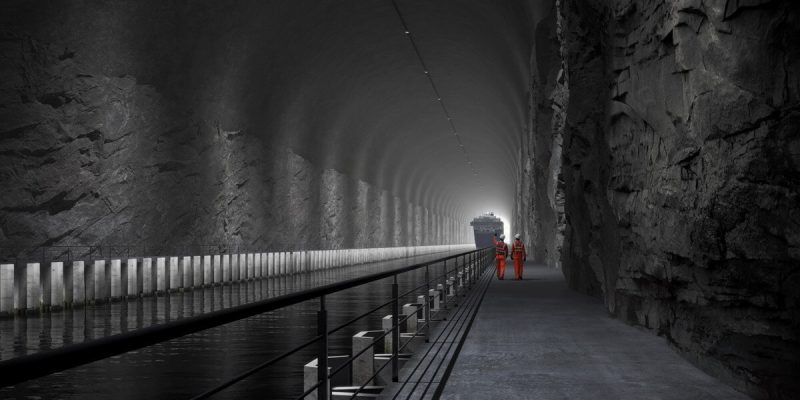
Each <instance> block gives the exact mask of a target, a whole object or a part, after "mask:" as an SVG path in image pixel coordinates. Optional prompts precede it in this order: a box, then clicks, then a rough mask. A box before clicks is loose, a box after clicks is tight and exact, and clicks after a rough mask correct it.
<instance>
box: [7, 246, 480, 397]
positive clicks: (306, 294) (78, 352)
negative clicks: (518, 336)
mask: <svg viewBox="0 0 800 400" xmlns="http://www.w3.org/2000/svg"><path fill="white" fill-rule="evenodd" d="M492 250H493V249H492V248H484V249H478V250H473V251H468V252H464V253H460V254H455V255H450V256H447V257H443V258H439V259H435V260H431V261H427V262H422V263H418V264H414V265H410V266H406V267H402V268H397V269H393V270H389V271H383V272H378V273H374V274H370V275H366V276H362V277H357V278H353V279H348V280H344V281H341V282H337V283H333V284H328V285H324V286H320V287H316V288H312V289H307V290H303V291H299V292H294V293H290V294H286V295H282V296H277V297H272V298H269V299H266V300H261V301H258V302H254V303H249V304H244V305H240V306H236V307H233V308H229V309H224V310H219V311H214V312H210V313H207V314H202V315H198V316H193V317H188V318H184V319H180V320H176V321H172V322H168V323H165V324H161V325H156V326H151V327H147V328H141V329H137V330H135V331H130V332H125V333H120V334H117V335H113V336H108V337H104V338H101V339H96V340H92V341H89V342H84V343H78V344H72V345H67V346H64V347H61V348H57V349H53V350H48V351H43V352H39V353H35V354H31V355H26V356H21V357H17V358H12V359H9V360H5V361H0V387H5V386H10V385H14V384H17V383H20V382H24V381H27V380H30V379H35V378H39V377H43V376H46V375H49V374H52V373H55V372H59V371H63V370H65V369H69V368H73V367H77V366H80V365H84V364H88V363H90V362H93V361H98V360H101V359H105V358H108V357H111V356H114V355H118V354H122V353H125V352H129V351H132V350H136V349H139V348H142V347H147V346H150V345H154V344H157V343H161V342H165V341H168V340H171V339H175V338H178V337H181V336H184V335H188V334H192V333H196V332H200V331H204V330H207V329H211V328H214V327H217V326H220V325H224V324H227V323H231V322H234V321H238V320H241V319H244V318H248V317H252V316H255V315H258V314H262V313H266V312H270V311H275V310H278V309H281V308H284V307H288V306H292V305H295V304H299V303H302V302H306V301H310V300H318V302H319V311H318V312H317V335H316V336H315V337H313V338H311V339H310V340H308V341H306V342H304V343H302V344H301V345H299V346H296V347H294V348H293V349H290V350H287V351H285V352H283V353H281V354H279V355H277V356H275V357H273V358H271V359H270V360H267V361H265V362H263V363H261V364H259V365H256V366H254V367H253V368H251V369H249V370H247V371H244V372H242V373H240V374H238V375H236V376H234V377H232V378H230V379H227V380H226V381H224V382H222V383H220V384H218V385H217V386H216V387H214V388H211V389H209V390H207V391H205V392H203V393H201V394H199V395H197V396H196V397H194V398H195V399H204V398H208V397H210V396H212V395H213V394H215V393H218V392H220V391H222V390H224V389H225V388H227V387H230V386H231V385H234V384H236V383H237V382H240V381H242V380H243V379H245V378H247V377H249V376H251V375H253V374H255V373H256V372H258V371H261V370H263V369H264V368H267V367H269V366H271V365H273V364H275V363H277V362H279V361H281V360H283V359H285V358H287V357H289V356H291V355H293V354H295V353H297V352H299V351H300V350H303V349H305V348H307V347H309V346H311V345H313V344H317V346H318V348H317V355H318V357H317V360H318V364H317V372H318V375H317V378H318V380H317V383H316V384H315V385H313V386H312V387H310V388H308V389H307V390H306V391H305V392H304V393H303V394H302V395H301V396H300V398H303V397H305V396H307V395H308V394H310V393H312V392H314V391H316V392H317V398H318V399H320V400H327V399H329V398H330V389H331V388H330V385H329V382H330V379H331V377H333V376H334V375H336V374H337V373H338V372H340V371H341V370H342V369H343V368H346V367H348V366H350V365H351V364H352V363H353V361H354V360H355V359H356V358H357V357H358V356H360V355H362V354H363V353H364V351H365V350H366V348H365V350H362V351H361V352H359V353H356V354H353V355H351V356H350V357H349V358H348V359H347V360H346V362H345V363H343V364H342V365H340V366H338V367H337V368H336V369H334V370H332V371H331V372H330V373H328V356H329V352H328V340H329V339H328V338H329V336H330V335H332V334H334V333H336V332H339V331H341V330H343V329H344V328H346V327H348V326H350V325H352V324H353V323H355V322H357V321H359V320H361V319H363V318H365V317H367V316H368V315H370V314H373V313H375V312H377V311H379V310H381V309H383V308H385V307H387V306H391V310H392V327H391V329H389V330H386V331H385V332H384V333H383V335H381V336H379V337H376V338H374V339H373V344H375V343H377V341H379V340H383V339H384V338H385V337H387V336H388V335H390V334H391V335H392V353H391V357H390V360H389V362H387V363H384V364H383V366H381V368H380V369H379V370H377V371H375V373H374V374H373V375H372V377H371V378H370V379H368V380H367V382H371V381H372V380H373V379H375V378H376V377H377V376H378V374H379V373H380V372H381V371H382V370H383V369H384V368H387V366H388V365H390V366H391V377H392V381H394V382H397V380H398V374H399V360H400V355H401V353H400V352H401V351H402V350H403V349H404V347H405V346H402V347H401V345H400V327H401V326H402V325H401V324H404V323H405V322H406V321H407V320H408V319H409V318H411V317H412V316H415V314H413V315H408V316H405V317H404V318H403V319H400V308H399V307H400V299H402V298H406V297H408V296H409V295H412V294H414V293H417V292H418V291H420V290H423V291H424V294H425V299H426V301H425V302H424V304H423V305H422V307H423V308H424V315H425V323H424V325H423V326H422V329H417V332H415V334H414V336H415V337H416V336H422V335H418V333H419V332H420V331H422V330H424V331H425V333H426V334H429V333H430V325H431V320H432V314H433V311H432V310H431V298H430V297H429V293H430V290H431V286H432V285H433V286H434V287H435V285H436V284H437V283H439V282H446V281H447V279H448V277H451V276H458V273H459V272H460V273H461V274H462V275H461V276H462V277H463V278H464V281H463V282H465V285H464V286H465V288H466V286H467V285H468V284H469V285H471V284H472V283H474V282H476V281H477V279H478V277H479V276H480V272H481V270H483V269H484V268H485V267H486V266H487V265H489V260H490V259H491V257H492V256H493V255H494V253H493V251H492ZM448 261H451V263H450V266H451V267H452V268H448ZM439 265H441V266H442V270H443V272H442V273H438V274H436V273H435V274H434V275H433V276H432V275H431V270H432V269H436V268H439ZM422 269H424V270H425V280H424V282H423V283H422V284H420V285H417V286H415V287H414V288H412V289H411V290H408V291H406V292H404V293H399V286H398V282H397V277H398V276H399V275H401V274H405V273H408V272H412V271H417V270H422ZM387 278H392V279H393V281H392V297H391V299H390V300H389V301H387V302H385V303H382V304H381V305H379V306H377V307H375V308H372V309H371V310H369V311H367V312H366V313H363V314H361V315H359V316H357V317H355V318H353V319H351V320H349V321H348V322H346V323H344V324H342V325H339V326H336V327H334V328H329V327H328V309H327V307H326V296H329V295H331V294H334V293H337V292H341V291H343V290H346V289H350V288H354V287H357V286H361V285H365V284H368V283H371V282H376V281H380V280H383V279H387ZM454 285H455V283H454ZM444 287H445V290H447V286H444ZM455 290H458V288H457V286H456V289H455ZM453 297H454V299H453V301H454V302H455V301H456V300H455V299H456V298H457V296H453ZM443 298H444V300H445V301H444V302H443V305H444V308H445V310H446V307H447V295H446V294H444V296H443ZM424 336H425V340H426V341H427V340H428V336H429V335H424ZM408 343H409V342H407V343H406V346H407V345H408ZM367 348H368V347H367ZM365 387H366V383H365V384H364V385H361V387H360V388H358V389H357V390H356V392H355V393H354V394H353V397H355V396H357V395H358V393H359V392H361V391H363V390H364V388H365Z"/></svg>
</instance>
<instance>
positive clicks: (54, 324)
mask: <svg viewBox="0 0 800 400" xmlns="http://www.w3.org/2000/svg"><path fill="white" fill-rule="evenodd" d="M442 256H443V254H438V255H428V256H420V257H416V258H414V259H404V260H395V261H391V262H384V263H375V264H365V265H360V266H354V267H347V268H340V269H336V270H326V271H317V272H313V273H306V274H301V275H295V276H289V277H281V278H271V279H268V280H259V281H251V282H245V283H240V284H236V285H230V286H222V287H213V288H206V289H202V290H194V291H186V292H183V293H172V294H170V295H168V296H160V297H147V298H143V299H140V300H138V301H130V302H119V303H110V304H101V305H95V306H90V307H86V308H82V309H75V310H65V311H62V312H55V313H51V314H42V315H35V316H28V317H27V318H13V319H5V320H0V358H2V359H7V358H12V357H15V356H18V355H21V354H30V353H34V352H37V351H41V350H44V349H50V348H56V347H59V346H63V345H65V344H70V343H78V342H82V341H86V340H92V339H96V338H100V337H103V336H108V335H112V334H116V333H120V332H126V331H129V330H134V329H138V328H142V327H146V326H151V325H154V324H160V323H164V322H167V321H172V320H176V319H180V318H185V317H189V316H192V315H198V314H202V313H207V312H210V311H215V310H220V309H224V308H229V307H233V306H237V305H240V304H244V303H247V302H252V301H257V300H260V299H265V298H269V297H274V296H278V295H282V294H285V293H290V292H293V291H298V290H303V289H306V288H310V287H314V286H319V285H323V284H328V283H333V282H336V281H341V280H345V279H350V278H353V277H356V276H360V275H364V274H368V273H374V272H378V271H380V270H385V269H392V268H398V267H400V266H403V265H408V264H409V263H413V262H421V261H423V260H429V259H435V258H439V257H442ZM450 267H451V268H452V264H451V265H450ZM439 268H440V267H439ZM433 272H434V271H432V273H433ZM423 280H424V272H423V271H417V272H413V273H409V274H405V275H403V276H401V277H400V278H399V280H398V283H399V284H400V292H401V293H403V292H405V291H407V290H410V289H411V288H413V287H414V286H417V285H418V284H419V283H421V282H422V281H423ZM390 284H391V281H390V280H383V281H379V282H374V283H371V284H369V285H363V286H361V287H357V288H352V289H349V290H346V291H343V292H340V293H337V294H335V295H332V296H329V298H328V299H327V303H328V304H327V306H328V309H329V324H330V326H336V325H339V324H342V323H345V322H347V321H349V320H350V319H352V318H353V317H355V316H357V315H359V314H361V313H364V312H366V311H368V310H369V309H370V308H373V307H375V306H377V305H378V304H381V303H383V302H385V301H387V300H388V298H389V297H390V296H391V286H390ZM415 300H416V295H410V296H408V298H407V299H405V302H412V301H415ZM317 309H318V303H317V301H316V300H314V301H309V302H305V303H301V304H297V305H295V306H292V307H288V308H284V309H281V310H278V311H275V312H271V313H265V314H261V315H258V316H254V317H251V318H247V319H244V320H241V321H237V322H234V323H230V324H227V325H224V326H221V327H218V328H214V329H209V330H206V331H203V332H200V333H197V334H193V335H188V336H185V337H182V338H179V339H175V340H172V341H169V342H166V343H161V344H158V345H155V346H151V347H148V348H144V349H140V350H137V351H133V352H129V353H126V354H123V355H120V356H116V357H112V358H110V359H105V360H101V361H97V362H94V363H91V364H87V365H84V366H81V367H78V368H73V369H70V370H67V371H64V372H61V373H57V374H53V375H51V376H48V377H45V378H41V379H37V380H35V381H31V382H26V383H23V384H20V385H18V386H16V387H8V388H3V389H0V397H2V398H9V399H13V398H19V399H23V398H36V396H38V397H41V398H64V399H87V398H97V399H101V398H103V399H105V398H118V399H128V398H130V399H134V398H136V399H139V398H170V399H173V398H186V397H191V396H193V395H196V394H199V393H200V392H203V391H204V390H205V389H208V388H210V387H213V386H215V384H217V383H218V382H220V381H221V380H223V378H224V377H230V376H233V375H236V374H238V373H241V372H242V371H244V370H247V369H249V368H251V367H253V366H254V365H257V364H259V363H260V362H263V361H265V360H267V359H269V358H271V357H274V356H276V355H278V354H280V353H282V352H283V351H286V350H287V349H289V348H291V347H294V346H297V345H299V344H302V343H303V342H305V341H307V340H309V339H310V338H312V337H313V336H315V333H316V311H317ZM389 313H390V310H389V309H388V308H387V309H385V310H384V311H382V312H378V313H375V314H373V315H371V316H370V317H369V318H365V319H363V320H361V321H359V322H358V323H356V324H354V325H353V326H352V327H350V328H348V329H344V330H343V331H342V332H341V333H339V334H337V335H334V336H333V337H332V338H331V341H330V344H329V346H330V352H331V354H347V353H349V351H350V342H351V339H350V337H351V336H352V335H353V334H355V333H356V332H358V331H359V330H365V329H379V327H380V320H381V318H382V317H383V316H384V315H386V314H389ZM315 356H316V355H315V350H314V348H313V346H312V347H311V348H308V349H305V350H303V351H301V352H299V353H298V354H295V355H293V356H292V357H290V358H289V359H287V360H284V361H283V362H281V363H279V364H278V365H276V366H273V367H271V368H269V369H267V370H264V371H262V372H260V373H258V374H256V375H254V376H252V377H250V378H249V379H248V380H246V381H245V382H242V383H240V384H238V385H234V386H233V387H231V388H229V389H227V390H226V391H224V392H222V393H220V394H219V395H217V396H216V397H215V398H220V399H224V398H231V399H233V398H250V397H261V398H275V399H282V398H295V397H296V396H297V395H299V394H300V393H302V366H303V365H304V364H305V363H307V362H308V361H310V360H311V359H313V358H315Z"/></svg>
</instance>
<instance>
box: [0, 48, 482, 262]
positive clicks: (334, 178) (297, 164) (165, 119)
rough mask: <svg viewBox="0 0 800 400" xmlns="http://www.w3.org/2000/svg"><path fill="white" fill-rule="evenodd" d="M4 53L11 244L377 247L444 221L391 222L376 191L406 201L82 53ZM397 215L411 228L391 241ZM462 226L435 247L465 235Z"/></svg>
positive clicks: (7, 237)
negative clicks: (99, 68)
mask: <svg viewBox="0 0 800 400" xmlns="http://www.w3.org/2000/svg"><path fill="white" fill-rule="evenodd" d="M0 51H1V53H0V54H2V57H3V59H2V64H0V65H2V70H3V77H4V79H3V80H2V83H0V84H2V88H0V93H2V99H0V100H1V101H0V103H1V104H2V107H0V121H2V126H0V130H1V131H2V133H1V134H0V181H1V182H2V184H3V187H4V194H3V196H2V200H0V242H1V243H2V246H4V247H6V246H26V247H35V246H58V245H76V246H77V245H98V244H113V245H136V246H147V247H148V248H159V247H163V246H164V245H166V246H167V247H169V248H171V249H173V251H175V249H179V248H183V247H186V246H196V245H216V244H229V245H232V246H241V247H245V248H259V249H275V250H278V249H300V248H344V247H353V246H360V247H381V246H393V245H412V244H417V243H421V240H420V239H419V237H421V236H420V235H423V234H424V235H426V237H433V236H434V235H433V234H432V232H433V231H434V230H436V229H439V227H438V226H428V227H427V229H430V230H431V232H423V226H422V225H421V224H420V221H419V220H417V221H415V220H413V219H411V220H408V221H406V220H405V219H396V220H394V221H392V220H387V219H386V216H385V212H384V210H383V209H382V207H389V206H390V204H388V203H385V202H381V201H379V199H380V198H381V197H385V198H393V199H394V200H395V201H396V202H400V200H399V198H398V197H391V196H387V195H385V194H377V193H381V191H380V189H377V188H375V187H374V186H372V185H370V184H368V183H366V182H363V181H359V180H356V179H352V178H350V177H348V176H346V175H345V174H343V173H341V172H338V171H335V170H333V169H324V170H323V169H321V168H319V167H317V166H315V165H313V164H312V163H311V162H309V161H307V160H306V159H304V158H303V157H301V156H299V155H297V154H295V153H294V152H293V151H291V150H289V149H286V148H283V147H280V148H270V147H269V146H268V143H267V142H265V141H264V140H263V139H262V138H261V137H260V136H259V135H254V134H253V133H252V132H250V131H248V130H247V129H246V128H244V127H242V126H237V125H234V124H231V125H223V124H220V123H218V122H215V121H208V120H206V119H204V118H202V116H201V115H199V114H198V113H196V112H190V111H188V110H187V109H186V108H182V107H180V106H179V104H176V103H175V102H174V101H171V99H169V98H166V97H164V96H163V95H161V94H160V93H159V92H158V90H156V89H155V88H154V87H152V86H150V85H146V84H141V83H139V82H138V81H137V79H136V78H135V77H133V76H120V77H109V76H104V75H98V74H93V73H91V72H89V71H90V70H91V68H89V67H87V66H85V65H82V64H81V63H78V62H76V61H75V60H74V54H72V53H70V52H66V53H65V52H64V51H63V50H62V49H58V48H56V47H55V46H52V45H48V44H46V43H42V42H38V41H36V40H35V39H33V38H30V37H23V36H19V35H15V34H11V33H5V34H3V37H2V40H1V41H0ZM372 192H375V193H376V194H372V195H371V196H372V198H370V193H372ZM383 193H385V192H383ZM398 204H400V203H398ZM402 204H404V205H407V207H408V210H409V211H410V210H412V209H413V206H412V205H410V203H408V202H402ZM404 208H405V207H404ZM416 208H417V210H423V208H422V206H421V205H418V206H416ZM439 212H440V213H441V212H443V211H439ZM453 218H454V216H453V215H442V219H440V221H441V222H440V223H444V222H445V221H448V220H450V219H453ZM368 221H369V222H368ZM393 222H394V223H396V224H401V223H402V224H403V225H404V228H405V229H408V228H409V227H411V228H413V229H414V231H413V232H414V234H415V235H416V236H411V235H410V236H405V235H404V236H402V237H398V238H397V240H396V241H388V240H387V239H388V238H389V236H388V235H387V233H384V230H386V231H387V232H391V231H392V230H393V229H394V227H393ZM455 233H456V232H449V233H448V234H446V235H442V236H440V237H439V238H438V241H437V242H432V241H430V242H428V244H438V243H453V242H463V241H465V240H467V239H468V238H467V237H466V236H465V235H464V231H463V230H462V231H460V232H458V233H460V234H461V236H459V237H456V236H455Z"/></svg>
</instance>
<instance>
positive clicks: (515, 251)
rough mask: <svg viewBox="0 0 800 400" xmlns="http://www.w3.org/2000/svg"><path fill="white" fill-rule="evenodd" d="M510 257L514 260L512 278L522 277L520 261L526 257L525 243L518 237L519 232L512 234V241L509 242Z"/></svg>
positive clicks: (518, 278) (523, 260) (522, 261)
mask: <svg viewBox="0 0 800 400" xmlns="http://www.w3.org/2000/svg"><path fill="white" fill-rule="evenodd" d="M511 259H512V260H514V279H516V280H520V279H522V265H523V264H522V263H524V262H525V261H526V260H527V259H528V253H526V252H525V244H524V243H522V240H520V239H519V233H518V234H516V235H514V243H512V244H511Z"/></svg>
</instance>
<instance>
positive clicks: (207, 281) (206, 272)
mask: <svg viewBox="0 0 800 400" xmlns="http://www.w3.org/2000/svg"><path fill="white" fill-rule="evenodd" d="M212 272H213V271H212V270H211V256H203V287H206V286H211V285H212V284H213V283H214V278H213V277H212V275H211V274H212Z"/></svg>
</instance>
